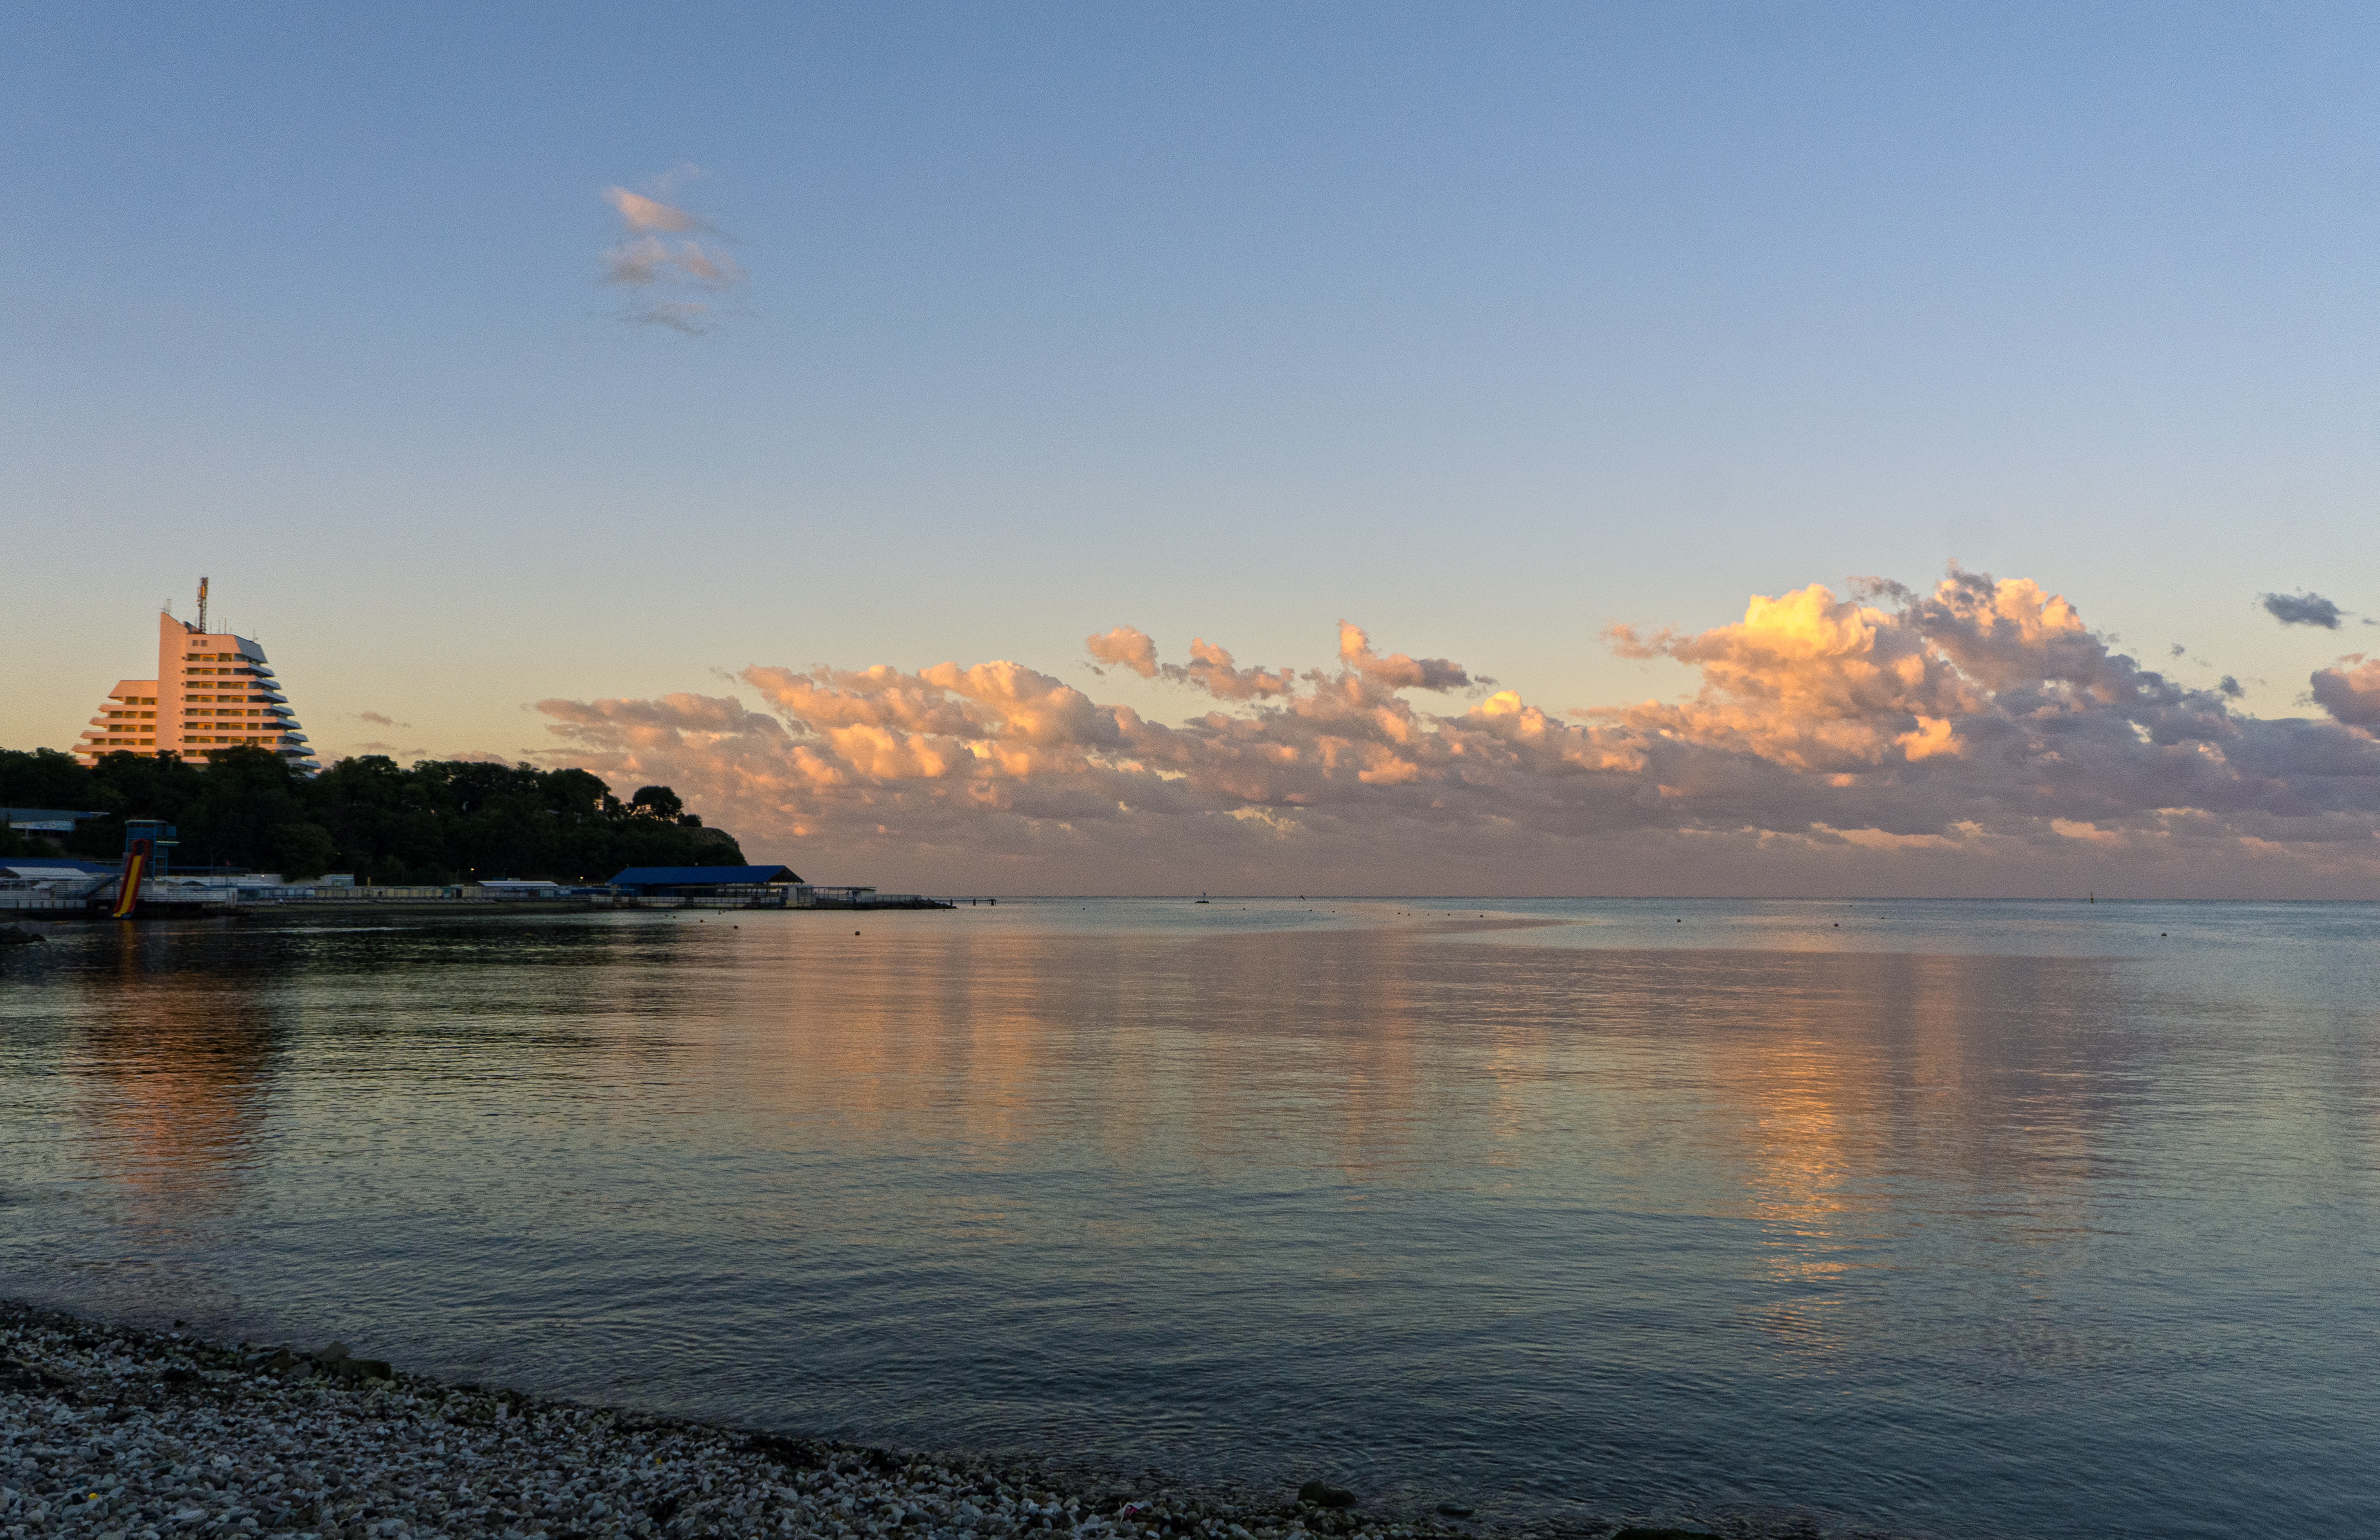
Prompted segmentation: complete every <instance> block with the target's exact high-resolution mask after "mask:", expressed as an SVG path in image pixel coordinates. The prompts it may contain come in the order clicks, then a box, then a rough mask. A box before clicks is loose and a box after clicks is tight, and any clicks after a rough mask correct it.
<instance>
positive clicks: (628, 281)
mask: <svg viewBox="0 0 2380 1540" xmlns="http://www.w3.org/2000/svg"><path fill="white" fill-rule="evenodd" d="M699 175H701V172H700V170H699V168H698V167H694V166H682V167H680V168H678V169H677V170H676V171H674V172H673V173H671V174H670V175H669V176H665V177H663V178H661V179H660V180H661V181H662V182H663V183H665V184H667V183H674V182H675V181H677V180H682V179H684V178H686V177H688V176H699ZM603 198H604V200H605V201H607V202H609V203H610V204H611V205H612V207H613V211H614V212H617V213H618V215H619V217H620V227H621V234H622V237H623V238H622V239H621V240H619V241H618V242H617V243H616V244H614V245H613V246H609V247H606V248H605V249H603V250H602V251H601V253H600V254H599V255H598V257H597V261H598V263H599V265H600V266H601V276H602V281H603V282H604V283H606V284H614V285H622V286H624V287H626V288H628V289H630V290H632V291H635V298H634V299H633V300H632V302H631V303H630V304H629V306H628V308H627V309H625V310H624V311H623V312H621V316H620V319H621V320H622V321H626V322H628V323H629V324H632V325H639V326H665V327H668V328H669V329H671V330H672V331H675V332H680V333H685V334H686V335H689V336H692V335H698V334H700V333H705V332H708V331H710V329H711V328H712V326H713V325H714V324H715V323H716V321H717V319H718V316H719V314H720V311H719V309H718V297H720V296H722V295H724V294H726V293H728V292H729V291H731V290H734V289H735V288H738V287H740V286H741V285H743V283H744V281H745V276H744V271H743V269H741V268H740V267H738V266H736V264H735V261H734V260H733V259H732V258H730V257H728V256H727V255H726V253H725V252H723V251H722V250H720V249H719V248H718V245H717V243H716V242H715V241H714V242H713V243H712V244H710V245H709V246H706V245H704V244H703V243H702V242H700V241H698V240H694V239H691V238H687V239H674V238H672V237H673V236H685V235H686V233H687V232H689V231H702V232H705V233H707V234H710V235H712V236H719V234H720V232H719V231H717V230H716V229H715V228H714V227H713V226H711V225H710V224H707V223H705V222H704V221H702V220H701V219H698V218H697V217H696V216H695V215H694V214H692V213H689V212H686V210H685V209H682V208H679V207H677V206H676V205H674V204H672V203H666V202H663V201H662V200H660V199H658V198H650V197H647V196H645V195H644V194H642V193H636V192H630V191H629V190H628V189H627V188H618V187H612V188H604V189H603ZM721 238H724V237H723V236H722V237H721Z"/></svg>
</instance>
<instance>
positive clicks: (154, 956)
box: [73, 925, 279, 1242]
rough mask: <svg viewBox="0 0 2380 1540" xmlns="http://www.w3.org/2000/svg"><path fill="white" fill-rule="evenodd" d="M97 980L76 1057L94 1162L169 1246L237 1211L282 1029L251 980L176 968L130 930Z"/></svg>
mask: <svg viewBox="0 0 2380 1540" xmlns="http://www.w3.org/2000/svg"><path fill="white" fill-rule="evenodd" d="M118 930H119V933H118V934H117V935H116V936H115V938H114V939H113V943H112V946H111V949H110V952H109V955H108V957H107V960H106V964H107V965H106V966H105V967H103V969H102V970H101V971H100V972H99V974H98V976H96V977H95V978H94V979H93V980H92V983H93V984H94V985H95V986H96V988H93V989H92V990H91V997H92V998H91V1001H90V1008H89V1009H87V1010H85V1011H84V1012H83V1013H80V1015H79V1021H78V1025H77V1029H76V1032H75V1037H74V1043H73V1050H74V1052H75V1054H76V1056H77V1057H78V1058H79V1060H80V1061H82V1063H83V1064H84V1066H85V1068H86V1073H84V1074H82V1075H81V1076H79V1077H78V1079H77V1081H76V1083H75V1103H74V1105H75V1115H76V1117H77V1119H78V1120H79V1122H80V1123H81V1124H82V1129H83V1141H84V1145H85V1148H86V1155H85V1158H86V1159H88V1160H89V1161H90V1162H91V1165H92V1167H93V1168H94V1169H95V1170H96V1172H97V1174H101V1175H103V1176H106V1177H109V1178H112V1179H113V1180H114V1181H115V1182H117V1183H118V1184H119V1185H120V1190H121V1192H122V1193H123V1194H125V1195H126V1196H127V1197H128V1198H129V1199H130V1200H131V1202H130V1204H129V1205H128V1218H130V1219H133V1220H134V1222H135V1223H137V1224H139V1225H140V1226H142V1227H144V1228H146V1229H147V1230H149V1231H151V1232H152V1235H153V1237H154V1238H155V1239H157V1240H159V1241H161V1242H162V1241H166V1240H170V1239H173V1238H175V1237H176V1236H177V1235H179V1233H180V1232H182V1231H185V1230H189V1229H198V1228H204V1227H205V1226H207V1225H208V1224H210V1223H212V1221H214V1220H217V1219H221V1218H222V1217H224V1216H225V1215H227V1214H229V1213H231V1212H232V1211H234V1210H235V1209H236V1208H237V1207H238V1205H239V1203H240V1201H241V1197H242V1194H243V1189H244V1187H245V1186H246V1184H247V1182H248V1181H249V1177H250V1176H251V1174H252V1173H253V1170H254V1169H255V1167H256V1164H257V1162H258V1161H259V1160H260V1159H261V1149H260V1145H261V1134H262V1131H263V1127H264V1122H265V1117H266V1112H267V1104H268V1101H269V1099H270V1097H271V1092H272V1088H273V1060H274V1057H275V1054H276V1049H277V1040H278V1037H279V1034H278V1031H277V1029H276V1025H275V1023H274V1019H273V1016H274V1013H273V1006H272V1004H271V1003H270V1000H271V997H270V996H269V994H265V993H261V992H260V991H259V990H257V989H256V988H253V987H252V984H253V981H252V980H250V979H249V978H245V977H237V976H234V977H223V976H210V975H208V974H205V973H202V972H196V971H191V970H188V969H187V968H181V967H176V966H174V965H172V958H171V954H170V952H169V951H168V950H167V948H168V946H169V945H170V942H167V941H164V940H163V939H162V938H160V937H159V936H158V935H157V934H156V933H154V932H152V931H144V930H143V929H141V928H138V927H134V926H130V925H126V926H122V927H119V928H118Z"/></svg>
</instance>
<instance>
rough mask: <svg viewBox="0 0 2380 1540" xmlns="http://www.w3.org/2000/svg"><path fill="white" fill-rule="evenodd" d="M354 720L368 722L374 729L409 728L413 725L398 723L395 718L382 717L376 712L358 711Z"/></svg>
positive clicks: (407, 722)
mask: <svg viewBox="0 0 2380 1540" xmlns="http://www.w3.org/2000/svg"><path fill="white" fill-rule="evenodd" d="M356 720H357V721H368V722H370V723H371V724H372V725H373V726H374V727H410V726H412V725H413V723H411V722H409V721H397V720H396V719H395V717H391V716H383V714H382V713H380V712H378V711H358V712H357V713H356Z"/></svg>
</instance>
